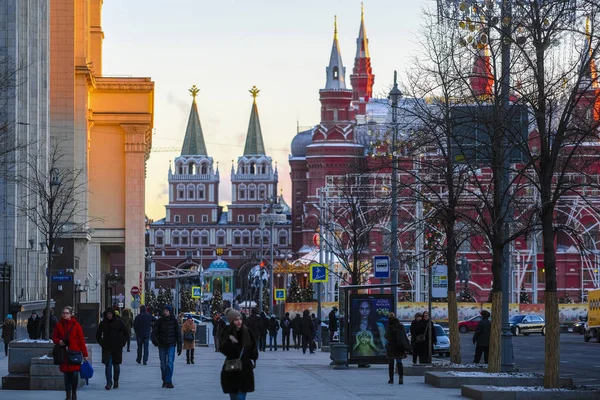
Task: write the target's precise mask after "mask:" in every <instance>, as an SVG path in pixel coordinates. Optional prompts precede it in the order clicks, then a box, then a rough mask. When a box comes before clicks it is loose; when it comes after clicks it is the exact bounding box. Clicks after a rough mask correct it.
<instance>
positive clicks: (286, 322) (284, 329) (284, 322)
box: [281, 312, 292, 351]
mask: <svg viewBox="0 0 600 400" xmlns="http://www.w3.org/2000/svg"><path fill="white" fill-rule="evenodd" d="M291 330H292V320H291V319H290V313H289V312H286V313H285V317H283V318H281V348H282V349H283V350H284V351H285V350H286V349H287V351H290V333H291ZM286 342H287V347H286Z"/></svg>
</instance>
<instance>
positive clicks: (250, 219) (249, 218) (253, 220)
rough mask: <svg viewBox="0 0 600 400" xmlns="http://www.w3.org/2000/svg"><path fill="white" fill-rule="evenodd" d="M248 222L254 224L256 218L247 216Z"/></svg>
mask: <svg viewBox="0 0 600 400" xmlns="http://www.w3.org/2000/svg"><path fill="white" fill-rule="evenodd" d="M248 222H256V216H254V215H248Z"/></svg>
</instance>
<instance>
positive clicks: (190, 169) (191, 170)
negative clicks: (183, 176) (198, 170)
mask: <svg viewBox="0 0 600 400" xmlns="http://www.w3.org/2000/svg"><path fill="white" fill-rule="evenodd" d="M188 174H190V175H193V174H194V163H193V162H191V163H190V164H189V165H188Z"/></svg>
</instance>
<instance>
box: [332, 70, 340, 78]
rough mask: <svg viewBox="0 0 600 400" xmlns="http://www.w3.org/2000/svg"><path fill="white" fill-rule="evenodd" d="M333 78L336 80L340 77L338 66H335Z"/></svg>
mask: <svg viewBox="0 0 600 400" xmlns="http://www.w3.org/2000/svg"><path fill="white" fill-rule="evenodd" d="M333 79H335V80H338V79H339V70H338V67H333Z"/></svg>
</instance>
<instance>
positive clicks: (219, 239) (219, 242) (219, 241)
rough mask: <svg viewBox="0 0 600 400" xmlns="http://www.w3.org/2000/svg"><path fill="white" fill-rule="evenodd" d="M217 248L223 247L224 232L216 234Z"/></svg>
mask: <svg viewBox="0 0 600 400" xmlns="http://www.w3.org/2000/svg"><path fill="white" fill-rule="evenodd" d="M217 246H225V231H218V232H217Z"/></svg>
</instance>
